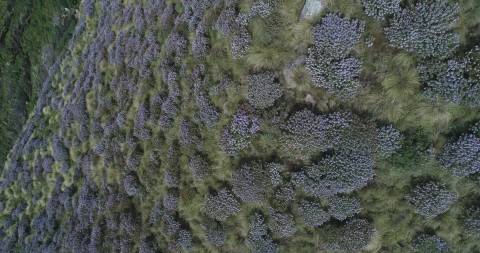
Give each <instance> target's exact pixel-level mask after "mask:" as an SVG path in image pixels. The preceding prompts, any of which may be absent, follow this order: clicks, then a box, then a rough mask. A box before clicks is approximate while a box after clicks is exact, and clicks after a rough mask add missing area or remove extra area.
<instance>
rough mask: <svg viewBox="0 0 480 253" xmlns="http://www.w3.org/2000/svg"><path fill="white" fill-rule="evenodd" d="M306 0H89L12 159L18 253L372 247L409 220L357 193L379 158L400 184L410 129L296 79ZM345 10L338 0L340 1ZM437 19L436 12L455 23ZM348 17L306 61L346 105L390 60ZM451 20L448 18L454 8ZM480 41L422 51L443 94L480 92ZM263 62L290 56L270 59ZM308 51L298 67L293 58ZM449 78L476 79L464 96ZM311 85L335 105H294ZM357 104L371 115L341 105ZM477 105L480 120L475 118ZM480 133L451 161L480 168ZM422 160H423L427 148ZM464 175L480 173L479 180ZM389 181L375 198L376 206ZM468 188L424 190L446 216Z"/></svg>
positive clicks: (4, 199) (6, 175)
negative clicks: (446, 51) (386, 213)
mask: <svg viewBox="0 0 480 253" xmlns="http://www.w3.org/2000/svg"><path fill="white" fill-rule="evenodd" d="M47 2H48V1H47ZM297 2H299V1H292V2H290V1H278V0H253V1H240V0H198V1H197V0H180V1H163V0H162V1H158V0H143V1H120V0H110V1H107V0H100V1H84V2H83V4H84V5H85V7H84V9H85V10H82V9H81V10H80V12H79V15H78V18H79V27H77V31H76V32H75V36H74V37H75V38H76V39H79V40H78V41H77V40H76V39H75V40H72V42H71V45H70V48H69V50H67V51H66V55H65V56H64V58H65V60H63V61H62V62H60V63H59V64H60V68H59V70H58V71H53V70H52V72H51V74H50V75H51V76H50V77H49V78H48V81H47V82H46V84H45V87H44V88H43V91H42V94H41V96H40V98H39V102H38V105H37V107H38V108H36V109H35V110H34V112H32V116H31V119H30V120H29V123H28V124H27V125H26V126H25V127H24V130H23V133H22V135H21V137H20V139H19V140H18V142H17V144H16V145H15V147H14V148H13V149H12V152H11V154H10V156H9V158H8V161H7V163H6V164H5V168H3V169H1V174H2V177H1V178H0V189H1V190H0V252H137V251H138V252H143V253H147V252H197V251H201V252H203V251H222V252H223V251H232V250H233V251H249V252H261V253H265V252H266V253H268V252H283V251H291V250H292V249H293V248H295V250H297V251H302V252H303V251H305V252H310V251H324V250H325V251H328V252H360V251H362V250H364V249H365V247H366V246H367V245H368V244H369V242H370V240H371V239H372V236H373V234H374V232H375V229H374V227H373V225H372V224H373V222H375V223H376V224H381V223H382V222H385V224H389V222H392V219H391V217H387V218H385V219H384V220H382V221H381V222H380V223H379V221H378V220H376V218H377V217H369V218H372V223H370V221H368V220H367V219H366V218H365V219H360V218H356V216H358V215H359V213H360V211H362V215H363V214H372V213H377V212H378V210H376V209H375V208H377V205H371V206H370V205H369V206H363V209H362V207H361V206H360V200H359V198H357V197H355V196H357V193H355V194H352V195H350V193H352V192H355V191H358V190H360V189H362V188H364V187H366V186H367V185H368V184H370V183H371V182H372V181H373V179H374V177H375V171H374V166H378V167H379V170H380V172H381V173H378V174H379V177H380V178H383V179H384V178H388V177H387V175H389V174H386V173H387V172H386V171H387V170H386V169H390V168H389V166H390V165H392V166H394V167H395V169H397V168H403V167H406V166H404V165H405V164H406V162H409V161H405V160H403V151H408V149H407V148H405V150H402V154H399V155H398V156H395V157H394V159H393V160H391V161H388V160H386V158H389V157H390V156H391V155H392V154H393V153H395V152H397V151H398V150H399V149H400V147H401V145H402V143H403V141H404V137H403V135H402V134H407V133H408V132H405V133H400V132H399V131H398V130H396V129H395V128H394V127H393V126H392V125H386V126H383V127H382V126H380V127H377V126H376V125H375V123H374V122H373V121H371V120H369V119H368V116H367V115H369V114H370V113H365V112H366V111H365V110H364V109H365V108H363V107H357V105H358V104H357V101H356V99H349V100H351V102H352V103H348V105H346V104H345V103H344V102H345V101H344V100H342V99H340V100H338V99H336V98H331V97H330V96H327V97H325V98H326V99H325V100H324V99H320V100H318V101H319V103H318V104H316V102H315V100H317V98H316V97H315V98H313V97H314V96H318V95H320V96H323V95H325V94H323V92H320V93H318V92H317V93H316V92H315V91H312V90H311V87H303V88H302V87H301V85H291V84H292V83H291V82H290V81H294V82H297V83H300V82H303V81H304V79H303V78H304V76H303V75H304V73H303V70H304V69H302V68H299V69H295V70H291V71H292V77H291V78H287V75H288V73H286V72H288V71H290V70H289V68H292V69H293V67H292V66H298V65H301V64H302V63H303V62H305V57H298V55H295V54H298V52H305V50H304V49H305V48H304V47H305V45H304V44H302V43H298V44H296V43H297V42H298V41H299V39H303V38H302V36H304V35H303V34H302V33H303V31H304V29H308V27H309V26H310V24H309V23H308V22H301V23H298V24H297V23H295V22H297V21H298V20H297V19H296V17H294V16H293V15H294V14H295V13H296V12H297V11H296V10H297V8H296V7H299V6H296V4H298V3H297ZM300 2H301V1H300ZM347 2H348V1H347ZM399 2H400V1H398V0H390V1H387V0H363V1H362V4H363V7H364V9H365V12H366V14H367V15H369V16H372V17H373V18H375V19H378V20H379V21H381V22H375V23H373V26H371V25H372V23H371V22H372V19H370V18H368V19H367V20H366V22H370V24H369V28H372V27H373V28H375V27H377V26H378V25H380V23H381V24H389V25H390V21H392V22H391V27H395V24H394V22H397V21H398V20H397V19H399V17H400V16H401V15H400V14H401V13H403V12H402V11H405V10H400V9H399V8H400V7H399ZM438 2H440V1H429V2H428V4H424V5H425V6H427V5H428V6H430V5H431V4H434V3H435V4H438ZM358 3H359V2H358ZM280 4H283V6H281V8H278V9H277V7H278V6H279V5H280ZM343 4H345V3H343V2H341V3H340V2H339V3H332V4H331V5H329V8H330V7H331V8H330V9H331V10H337V9H338V10H340V9H339V8H338V7H339V6H341V5H343ZM402 4H403V5H402V6H408V4H409V3H403V2H402ZM337 5H338V6H337ZM8 6H10V4H9V5H8ZM448 6H450V5H447V4H445V5H444V7H445V8H446V9H448V8H447V7H448ZM3 7H4V6H3V5H2V4H0V13H3V9H2V8H3ZM290 7H293V8H290ZM8 8H9V7H8ZM8 8H7V9H8ZM407 8H408V7H407ZM435 10H436V9H435ZM340 11H343V10H340ZM84 12H86V13H84ZM12 13H14V12H12ZM434 14H435V15H433V14H431V13H430V14H429V15H426V16H428V17H438V15H436V13H434ZM86 15H88V17H87V16H86ZM340 15H341V14H327V15H326V16H325V17H323V18H322V19H321V21H320V22H319V24H316V25H314V28H313V39H314V45H313V46H312V47H311V48H310V49H309V54H308V57H306V58H307V60H306V63H307V71H309V72H310V74H311V76H312V79H313V81H314V84H315V86H317V87H322V88H324V89H325V90H327V91H328V92H330V93H332V94H333V95H336V96H338V97H340V98H343V99H344V98H352V97H353V96H355V95H357V94H359V88H360V80H359V79H360V71H361V70H362V69H363V66H365V68H364V69H365V72H366V74H368V75H366V76H365V81H369V80H373V79H372V78H373V77H374V76H370V71H371V68H373V67H375V68H377V67H379V69H378V70H380V69H381V70H382V71H378V73H383V72H384V71H383V66H380V65H377V64H376V63H375V64H372V62H371V60H375V61H376V60H377V57H378V55H376V54H372V55H371V56H372V59H370V56H368V57H365V55H364V53H365V52H364V51H363V47H359V48H358V49H362V50H361V51H362V52H361V54H358V55H356V53H355V51H356V50H355V49H356V46H357V44H359V43H360V41H361V39H362V36H363V32H364V30H365V28H364V27H365V25H364V23H363V22H362V21H359V20H354V19H349V18H346V17H342V16H340ZM402 15H403V14H402ZM450 15H451V13H450V12H448V11H447V12H445V19H449V16H450ZM348 16H349V17H350V15H348ZM418 16H424V15H423V14H422V15H418ZM54 18H55V17H54ZM385 18H387V20H385ZM0 19H2V18H0ZM415 20H416V19H415ZM33 21H35V20H32V23H35V22H33ZM383 21H385V22H383ZM442 22H443V21H442ZM425 23H428V24H432V22H431V21H428V22H425ZM439 24H440V23H439ZM1 26H2V25H1V24H0V27H1ZM440 27H442V24H440ZM392 29H393V28H392ZM439 29H440V30H442V29H443V28H439ZM0 30H1V29H0ZM369 30H371V29H369ZM253 31H257V32H258V31H265V32H264V33H263V32H262V33H261V34H250V33H251V32H253ZM392 31H393V30H392ZM415 31H417V30H415ZM422 31H423V30H422ZM442 31H443V30H442ZM445 31H446V30H445ZM412 34H413V35H415V33H413V32H412ZM290 36H291V37H292V41H290ZM305 36H307V35H305ZM428 36H430V35H428ZM428 36H427V37H428ZM0 37H2V36H0ZM374 37H377V36H374ZM412 37H415V36H412ZM428 38H430V37H428ZM6 39H7V40H8V39H10V38H6ZM277 39H278V40H281V39H288V41H286V40H285V41H283V42H280V44H279V43H277V42H274V41H273V40H277ZM410 39H411V38H410ZM0 40H1V39H0ZM412 40H413V39H412ZM267 41H268V42H269V43H270V42H271V49H272V51H268V50H267V51H265V52H266V53H267V54H263V52H262V54H256V55H251V56H252V57H248V58H247V59H245V60H239V61H236V60H234V59H238V58H241V57H243V56H245V55H246V54H248V50H249V48H250V47H252V48H255V50H258V49H261V48H262V47H263V46H265V45H259V44H267V46H269V47H270V45H269V44H268V43H265V42H267ZM292 42H294V43H292ZM447 42H448V41H447ZM252 43H255V45H253V44H252ZM257 43H258V44H257ZM292 44H295V45H292ZM225 45H227V46H226V48H225ZM229 46H230V47H229ZM378 46H379V47H378V48H377V44H376V45H375V47H373V48H370V49H367V53H369V52H370V50H372V51H373V50H377V49H378V50H391V48H386V47H383V46H382V41H381V42H380V43H378ZM424 46H425V45H424ZM279 47H281V50H282V52H277V51H278V50H279V49H280V48H279ZM425 47H428V45H426V46H425ZM465 47H470V45H469V44H465ZM269 49H270V48H269ZM435 50H436V49H435ZM479 51H480V50H479V49H478V48H474V49H472V51H471V52H469V53H467V54H465V56H464V58H463V59H462V60H458V59H453V60H452V58H446V59H448V60H445V59H437V60H436V61H438V62H439V63H441V64H438V66H433V65H432V66H428V68H423V67H422V66H423V65H421V64H423V63H424V62H420V64H419V66H418V68H417V70H418V72H419V73H423V74H422V78H425V80H422V82H423V83H424V84H425V87H427V86H428V85H427V83H428V82H427V78H429V79H428V80H437V81H438V85H436V87H437V88H438V89H439V91H438V92H437V91H435V92H437V93H438V94H448V95H449V96H452V97H459V98H460V99H459V101H460V100H462V101H474V97H475V96H476V93H475V91H474V90H475V87H476V86H474V85H473V83H474V82H473V81H474V80H478V79H479V72H478V70H477V67H478V66H479V65H480V64H479V55H480V54H479V53H478V52H479ZM2 52H3V51H2V49H1V48H0V56H2ZM382 52H383V51H382ZM388 52H390V51H388ZM392 52H393V51H392ZM270 53H272V55H270ZM276 53H279V54H278V55H277V54H276ZM229 54H231V55H229ZM360 55H362V57H364V58H363V59H365V63H366V65H363V63H362V61H361V60H360V58H359V56H360ZM459 55H461V54H460V53H459ZM229 56H232V57H229ZM390 56H392V55H390V54H388V55H386V56H385V60H387V59H388V57H390ZM255 57H262V58H263V57H267V58H264V59H262V60H278V61H279V62H278V63H281V65H282V66H280V67H277V66H278V65H277V64H273V65H270V66H262V68H264V70H260V68H257V67H258V66H257V62H255ZM268 57H272V59H268ZM429 57H430V56H429ZM434 57H437V56H434ZM0 58H2V57H0ZM232 58H234V59H232ZM295 58H297V59H295ZM439 58H443V57H439ZM378 59H379V58H378ZM292 60H293V61H294V62H293V63H286V65H287V66H285V67H286V68H287V70H288V71H286V70H285V69H284V71H283V72H282V69H281V67H284V65H283V64H284V62H288V61H292ZM381 60H382V61H383V58H382V59H381ZM424 60H425V59H423V60H421V61H424ZM382 61H379V62H380V64H381V62H382ZM436 61H435V62H434V61H431V63H432V62H433V63H436ZM451 62H452V66H453V67H451V68H450V67H449V64H450V63H451ZM455 62H456V63H455ZM18 64H21V62H18ZM262 64H268V62H267V61H262ZM442 64H443V65H442ZM27 65H28V64H27ZM476 66H477V67H476ZM430 67H432V68H430ZM434 67H435V68H434ZM267 69H268V70H267ZM421 71H423V72H421ZM0 72H2V73H1V74H2V76H3V74H4V72H3V70H1V71H0ZM293 72H295V73H293ZM378 73H375V75H376V74H378ZM282 74H283V77H282ZM461 77H462V78H463V79H461ZM284 79H285V81H286V83H288V84H289V85H288V86H289V90H288V92H287V90H286V89H284V87H283V85H282V84H281V82H283V80H284ZM287 79H288V80H287ZM465 80H467V81H465ZM431 83H432V84H433V83H434V82H431ZM236 84H246V85H236ZM447 84H451V85H452V86H460V85H464V86H465V85H466V84H468V85H470V84H472V85H471V86H468V85H467V86H468V87H469V88H468V89H464V88H460V89H451V90H448V89H447V88H448V87H447V86H448V85H447ZM442 85H443V86H445V87H447V88H445V87H443V86H442ZM244 88H246V89H244ZM297 88H298V89H297ZM377 88H379V89H383V88H384V87H380V86H378V87H373V86H372V90H369V91H368V92H372V94H370V93H369V94H367V95H377V94H376V93H375V92H377V90H376V89H377ZM314 89H315V88H314ZM442 89H443V90H442ZM245 91H246V96H245V97H242V95H243V94H245ZM445 91H446V92H445ZM442 92H444V93H442ZM462 92H463V93H465V94H463V95H458V94H462ZM467 93H468V94H467ZM303 96H307V98H305V101H306V102H308V103H309V106H311V108H315V110H320V111H322V113H318V112H314V111H313V110H314V109H312V110H309V109H300V110H298V108H299V107H300V106H301V105H299V104H292V103H297V102H299V101H300V100H301V99H302V97H303ZM369 98H371V97H370V96H369ZM280 99H282V101H281V102H280V101H279V100H280ZM469 99H471V100H469ZM294 101H295V102H294ZM422 102H423V101H422ZM461 103H464V102H461ZM277 105H278V106H277ZM22 106H23V105H22ZM412 106H413V104H412ZM352 108H353V109H352ZM348 109H352V110H355V111H356V112H357V113H359V114H358V115H357V114H354V113H351V112H349V111H338V110H348ZM381 109H382V108H381ZM448 113H449V115H450V114H451V116H452V119H453V120H452V122H454V121H459V120H460V119H459V118H457V116H458V115H457V111H450V109H448ZM462 113H465V116H466V118H467V119H466V120H470V119H471V117H472V118H473V116H471V115H473V113H472V114H470V111H468V112H462ZM360 115H361V116H360ZM398 121H399V124H401V125H402V129H412V128H411V125H410V124H411V123H410V122H407V123H406V122H405V121H404V120H403V119H399V120H398ZM1 122H4V121H3V119H2V121H1ZM462 122H463V121H462ZM448 127H450V125H449V126H448ZM477 128H478V126H477ZM449 129H450V128H449ZM452 129H453V128H452ZM454 130H456V129H454ZM476 131H477V132H476V133H473V134H465V135H463V136H462V137H460V139H459V140H455V141H453V142H450V143H448V144H447V145H446V147H445V148H444V150H443V153H441V154H440V156H439V160H440V162H441V164H442V165H443V166H444V167H446V168H448V169H451V170H452V171H453V172H454V174H456V175H460V176H468V175H472V174H474V173H476V172H477V168H476V167H477V165H476V163H477V162H476V144H477V143H476V142H477V139H476V138H477V136H475V135H474V134H478V132H480V131H479V130H478V129H477V130H476ZM428 133H429V132H428ZM442 133H443V132H442ZM408 137H410V136H408ZM417 137H418V139H422V138H424V137H425V138H427V139H428V143H430V141H431V139H430V137H431V136H423V133H419V135H418V136H416V135H415V138H412V139H413V140H412V139H410V138H405V143H407V144H411V143H410V141H412V142H416V141H420V140H417ZM440 140H441V139H440ZM422 141H423V139H422ZM436 141H438V140H435V143H437V142H436ZM408 148H410V147H408ZM422 152H423V151H422ZM409 154H410V153H409ZM401 155H402V156H401ZM412 156H415V159H416V158H417V157H419V158H422V159H423V158H424V153H421V152H418V153H415V154H412ZM377 159H378V161H379V162H380V163H378V164H375V161H377ZM420 164H421V165H423V163H420ZM405 173H410V172H408V171H407V172H405ZM395 176H396V177H397V176H399V175H395ZM401 176H403V174H402V175H401ZM399 177H400V176H399ZM396 179H397V178H394V180H392V182H397V181H399V180H396ZM471 179H472V180H471ZM459 180H460V179H459ZM461 180H467V181H468V183H469V184H470V183H471V184H475V183H476V182H474V180H476V179H473V177H472V178H462V179H461ZM400 181H402V182H403V181H404V180H400ZM381 183H382V184H376V185H375V187H371V188H370V189H368V192H367V194H366V195H363V193H358V196H361V197H362V200H363V199H364V198H367V199H368V200H371V199H370V196H372V195H375V197H376V194H377V193H378V191H379V187H382V186H384V184H383V182H381ZM467 186H468V187H470V185H467ZM390 189H392V190H396V188H395V187H392V188H389V190H390ZM366 190H367V189H366ZM459 192H460V191H459ZM387 193H388V194H384V195H386V196H390V192H387ZM394 193H395V192H394ZM380 196H381V195H379V198H378V200H382V201H383V199H381V198H380ZM375 197H374V198H375ZM459 197H460V196H459ZM461 197H462V198H463V197H464V196H463V195H462V196H461ZM456 198H457V196H456V194H455V193H453V192H450V191H449V190H448V189H447V188H446V187H445V186H443V185H440V184H437V183H432V184H431V185H429V184H428V183H427V184H424V185H418V186H417V187H415V189H414V190H413V191H412V193H411V194H410V195H409V196H408V197H407V199H408V201H409V202H410V203H411V204H412V205H413V206H414V207H415V208H417V212H418V213H420V214H422V215H424V216H428V217H435V216H436V215H439V214H440V213H443V212H446V210H447V209H448V207H450V206H451V205H452V204H453V202H454V201H455V200H456ZM375 200H377V199H375ZM365 203H369V204H370V203H371V202H368V201H365ZM382 204H383V203H382ZM405 204H406V202H405ZM379 207H380V208H381V207H382V206H380V205H379ZM407 210H408V209H407ZM399 212H401V213H400V214H402V215H404V214H405V213H403V212H404V211H403V209H399ZM478 213H479V212H478V210H477V209H475V208H472V209H471V210H469V212H467V213H465V214H464V216H463V217H461V218H462V219H461V222H463V225H464V231H465V233H466V234H467V235H474V236H475V235H476V234H478V227H479V225H478V220H479V219H478V216H479V215H478ZM393 217H394V218H395V217H397V216H393ZM398 217H403V216H398ZM449 218H450V217H449ZM402 222H403V221H402ZM400 225H401V226H404V224H400ZM456 228H457V227H455V229H456ZM402 231H403V227H402ZM387 233H388V231H387ZM454 236H456V235H454ZM378 238H379V239H380V238H392V239H393V240H392V241H393V242H392V244H393V243H398V242H397V241H395V240H397V239H398V238H404V237H402V236H398V238H397V236H395V238H393V237H391V236H390V235H389V234H386V233H385V230H384V228H383V227H382V228H381V229H379V236H378ZM462 238H463V236H462ZM465 238H466V237H465ZM429 240H430V239H428V238H427V239H424V241H429ZM454 240H456V239H454ZM430 241H432V240H430ZM433 241H434V242H436V241H435V240H433ZM376 242H377V241H376ZM378 242H382V245H381V247H384V246H385V245H383V241H378ZM243 243H244V245H239V244H243ZM402 243H403V242H402ZM405 243H407V242H405ZM420 244H421V243H419V245H420ZM405 245H408V244H405ZM372 246H375V247H376V246H379V247H380V244H378V245H377V244H375V245H372ZM406 247H408V246H406ZM247 249H248V250H247ZM380 250H385V251H389V250H391V248H388V247H386V249H383V248H382V249H380Z"/></svg>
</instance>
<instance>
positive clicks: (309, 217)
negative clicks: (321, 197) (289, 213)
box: [298, 200, 330, 227]
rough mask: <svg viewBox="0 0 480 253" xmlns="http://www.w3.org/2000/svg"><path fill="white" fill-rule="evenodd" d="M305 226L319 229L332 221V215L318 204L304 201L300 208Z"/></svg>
mask: <svg viewBox="0 0 480 253" xmlns="http://www.w3.org/2000/svg"><path fill="white" fill-rule="evenodd" d="M298 212H299V214H300V215H301V217H302V219H303V222H304V223H305V225H307V226H309V227H319V226H321V225H323V224H324V223H325V222H327V221H329V220H330V214H329V213H328V212H327V211H325V210H324V209H323V208H322V206H321V205H320V204H318V203H316V202H312V201H307V200H304V201H302V202H301V203H300V205H299V207H298Z"/></svg>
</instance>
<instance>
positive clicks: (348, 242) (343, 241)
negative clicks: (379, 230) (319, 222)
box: [324, 219, 375, 253]
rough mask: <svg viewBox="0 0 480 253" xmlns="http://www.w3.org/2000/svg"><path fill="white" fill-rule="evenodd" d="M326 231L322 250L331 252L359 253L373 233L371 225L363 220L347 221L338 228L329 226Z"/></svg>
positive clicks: (373, 229)
mask: <svg viewBox="0 0 480 253" xmlns="http://www.w3.org/2000/svg"><path fill="white" fill-rule="evenodd" d="M326 229H327V230H326V232H327V233H328V236H327V238H326V242H325V244H324V249H326V250H327V251H332V252H351V253H354V252H361V251H362V250H363V249H364V248H365V247H366V246H367V245H368V244H369V243H370V240H371V239H372V237H373V234H374V232H375V228H374V227H373V225H372V224H370V223H369V222H368V221H367V220H364V219H353V220H349V221H347V222H346V223H345V224H342V225H340V226H339V227H336V226H335V225H330V226H329V227H328V228H326Z"/></svg>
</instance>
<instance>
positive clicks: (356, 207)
mask: <svg viewBox="0 0 480 253" xmlns="http://www.w3.org/2000/svg"><path fill="white" fill-rule="evenodd" d="M360 210H361V207H360V200H359V199H358V198H355V197H352V196H340V195H337V196H333V197H330V198H328V213H329V214H330V215H331V216H332V217H333V218H335V219H337V220H341V221H343V220H346V219H347V218H350V217H353V216H355V215H356V214H358V213H360Z"/></svg>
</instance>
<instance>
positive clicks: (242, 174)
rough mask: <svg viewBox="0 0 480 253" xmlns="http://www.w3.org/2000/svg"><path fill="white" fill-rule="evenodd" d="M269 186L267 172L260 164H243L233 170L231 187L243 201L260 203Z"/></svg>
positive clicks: (263, 199)
mask: <svg viewBox="0 0 480 253" xmlns="http://www.w3.org/2000/svg"><path fill="white" fill-rule="evenodd" d="M268 186H269V178H268V174H266V173H265V170H264V168H262V166H261V165H260V164H255V163H252V164H243V165H242V166H241V167H240V168H239V169H237V170H236V171H234V172H233V176H232V188H233V192H234V193H235V195H237V196H238V197H239V198H240V199H241V200H242V201H243V202H247V203H262V202H264V201H265V198H266V194H267V191H268V188H269V187H268Z"/></svg>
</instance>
